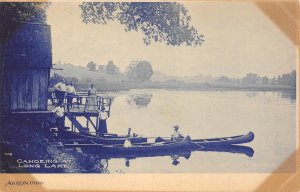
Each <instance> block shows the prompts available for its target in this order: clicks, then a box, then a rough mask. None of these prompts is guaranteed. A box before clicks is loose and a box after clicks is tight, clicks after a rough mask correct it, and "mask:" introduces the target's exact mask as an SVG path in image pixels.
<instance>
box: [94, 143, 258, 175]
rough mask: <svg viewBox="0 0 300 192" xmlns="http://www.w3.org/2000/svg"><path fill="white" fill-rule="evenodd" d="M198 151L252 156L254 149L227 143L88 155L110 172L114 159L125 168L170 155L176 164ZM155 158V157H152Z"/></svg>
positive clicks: (102, 169)
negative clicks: (133, 152)
mask: <svg viewBox="0 0 300 192" xmlns="http://www.w3.org/2000/svg"><path fill="white" fill-rule="evenodd" d="M200 152H220V153H231V154H241V155H246V156H248V157H253V154H254V150H253V149H252V148H251V147H247V146H238V145H229V146H218V147H209V148H198V149H196V150H193V151H189V150H187V151H185V150H184V149H181V150H175V151H160V152H156V153H147V154H145V153H135V154H106V153H103V154H97V155H95V154H94V155H92V154H88V155H89V156H90V155H92V156H94V157H93V158H96V159H97V158H98V161H96V162H98V166H99V167H100V168H101V172H104V173H110V172H111V171H110V169H114V168H115V167H113V166H111V167H110V166H109V162H110V161H111V160H115V159H120V160H121V159H123V160H124V161H123V163H124V164H123V165H125V167H126V169H130V165H131V162H132V161H135V160H137V159H145V158H152V157H170V161H169V162H170V164H171V165H172V166H178V165H179V164H180V162H181V161H182V160H188V159H189V158H190V157H191V155H192V153H200ZM153 160H155V158H153ZM124 171H125V170H121V169H120V170H119V171H118V172H120V173H121V172H122V173H124Z"/></svg>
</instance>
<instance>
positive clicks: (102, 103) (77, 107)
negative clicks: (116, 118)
mask: <svg viewBox="0 0 300 192" xmlns="http://www.w3.org/2000/svg"><path fill="white" fill-rule="evenodd" d="M57 105H58V98H57V97H56V95H55V91H52V92H49V96H48V110H51V109H53V108H55V107H56V106H57ZM63 106H64V108H65V111H66V112H99V111H100V110H101V108H102V107H104V109H105V111H106V112H108V114H109V115H110V107H111V98H109V97H103V96H101V95H93V96H89V95H87V93H86V92H78V93H76V94H74V95H73V94H65V97H64V101H63Z"/></svg>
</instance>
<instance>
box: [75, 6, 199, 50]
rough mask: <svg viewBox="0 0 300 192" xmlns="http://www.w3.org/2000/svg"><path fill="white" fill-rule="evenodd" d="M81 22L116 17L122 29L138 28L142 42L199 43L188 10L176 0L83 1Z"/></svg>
mask: <svg viewBox="0 0 300 192" xmlns="http://www.w3.org/2000/svg"><path fill="white" fill-rule="evenodd" d="M80 8H81V10H82V14H81V17H82V21H83V22H84V23H94V24H107V22H109V21H113V20H117V21H119V22H120V23H121V24H122V25H124V26H125V31H141V32H143V33H144V35H145V36H144V38H143V40H144V43H145V44H146V45H149V44H150V43H151V42H152V41H158V42H166V44H167V45H173V46H174V45H187V46H197V45H201V44H202V43H203V42H204V40H203V35H199V34H198V32H197V30H196V29H195V27H193V26H192V25H191V23H190V21H191V17H190V16H189V15H188V10H187V9H186V8H185V7H184V6H183V5H182V4H180V3H175V2H84V3H82V4H81V5H80Z"/></svg>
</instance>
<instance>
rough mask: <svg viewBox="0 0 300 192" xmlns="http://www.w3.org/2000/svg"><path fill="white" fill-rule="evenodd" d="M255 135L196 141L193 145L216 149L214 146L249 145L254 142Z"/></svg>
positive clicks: (251, 133)
mask: <svg viewBox="0 0 300 192" xmlns="http://www.w3.org/2000/svg"><path fill="white" fill-rule="evenodd" d="M253 139H254V133H253V132H251V131H250V132H249V133H247V134H246V135H237V136H232V137H221V138H211V139H195V140H193V143H194V144H195V145H197V146H198V145H201V146H203V147H214V146H226V145H239V144H244V143H249V142H251V141H253Z"/></svg>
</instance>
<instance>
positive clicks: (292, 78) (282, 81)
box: [277, 70, 296, 87]
mask: <svg viewBox="0 0 300 192" xmlns="http://www.w3.org/2000/svg"><path fill="white" fill-rule="evenodd" d="M277 82H278V84H279V85H289V86H292V87H296V71H295V70H294V71H292V72H291V73H284V74H282V75H279V76H278V78H277Z"/></svg>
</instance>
